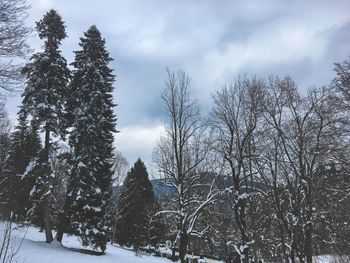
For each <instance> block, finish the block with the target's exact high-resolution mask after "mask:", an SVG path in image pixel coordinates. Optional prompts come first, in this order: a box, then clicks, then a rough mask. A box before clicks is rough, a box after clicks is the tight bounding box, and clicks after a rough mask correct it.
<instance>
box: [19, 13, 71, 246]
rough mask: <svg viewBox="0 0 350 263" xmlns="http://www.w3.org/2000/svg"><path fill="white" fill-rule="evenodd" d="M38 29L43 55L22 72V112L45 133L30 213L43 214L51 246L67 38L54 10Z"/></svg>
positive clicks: (62, 128) (62, 130) (63, 122)
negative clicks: (54, 156)
mask: <svg viewBox="0 0 350 263" xmlns="http://www.w3.org/2000/svg"><path fill="white" fill-rule="evenodd" d="M36 29H37V32H38V35H39V37H40V38H41V39H43V40H44V51H43V52H38V53H36V54H34V55H33V56H32V57H31V59H30V60H31V62H30V63H28V64H27V65H26V66H25V67H24V68H23V70H22V73H23V74H24V75H25V76H26V77H27V86H26V88H25V90H24V93H23V94H22V97H23V101H22V108H21V110H22V112H23V114H25V115H26V116H27V117H30V118H31V122H32V123H36V124H34V125H38V126H41V127H42V128H43V131H44V132H45V144H44V149H43V150H42V151H41V152H40V154H39V155H40V156H38V158H37V159H36V161H35V164H36V167H37V169H38V171H40V174H39V175H38V176H37V177H36V182H35V185H34V187H33V189H32V191H31V198H32V203H33V207H32V209H31V210H30V211H31V213H30V218H33V217H34V215H38V214H42V217H43V224H44V228H45V234H46V241H47V242H51V241H52V240H53V237H52V232H51V222H50V202H49V199H50V198H51V194H52V193H51V180H52V175H53V174H52V172H51V169H50V163H49V153H50V151H51V150H53V147H52V141H51V139H52V138H51V137H52V136H51V135H54V136H61V137H64V134H65V128H66V126H67V125H66V118H65V104H66V101H67V99H66V97H67V94H68V92H67V84H68V81H69V78H70V72H69V70H68V68H67V62H66V60H65V58H64V57H63V56H62V55H61V52H60V50H59V46H60V44H61V41H62V40H63V39H64V38H65V37H66V32H65V26H64V23H63V21H62V18H61V16H60V15H59V14H58V13H57V12H56V11H55V10H50V11H48V12H47V13H46V14H45V16H44V17H43V19H42V20H40V21H39V22H37V24H36Z"/></svg>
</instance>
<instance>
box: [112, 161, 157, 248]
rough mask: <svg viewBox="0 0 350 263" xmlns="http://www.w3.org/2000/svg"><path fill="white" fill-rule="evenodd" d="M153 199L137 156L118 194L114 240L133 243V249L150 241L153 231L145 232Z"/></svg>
mask: <svg viewBox="0 0 350 263" xmlns="http://www.w3.org/2000/svg"><path fill="white" fill-rule="evenodd" d="M156 202H157V200H156V198H155V196H154V193H153V187H152V184H151V182H150V181H149V179H148V173H147V170H146V166H145V165H144V163H143V162H142V161H141V159H138V160H137V161H136V162H135V164H134V166H133V167H132V168H131V170H130V171H129V172H128V174H127V177H126V179H125V181H124V184H123V188H122V191H121V193H120V195H119V198H118V217H117V222H116V225H117V233H116V241H117V242H118V243H119V244H120V245H128V246H131V245H133V246H134V249H137V247H139V246H141V245H145V244H147V243H148V244H149V243H151V240H150V239H152V237H153V235H152V237H151V236H150V235H149V230H150V229H151V227H150V225H151V223H152V221H151V219H152V218H153V215H154V214H155V212H156V211H154V210H153V208H154V207H155V204H156ZM150 214H153V215H151V216H149V215H150ZM153 229H154V226H153ZM153 232H156V231H153ZM152 234H153V233H152Z"/></svg>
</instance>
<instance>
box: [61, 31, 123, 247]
mask: <svg viewBox="0 0 350 263" xmlns="http://www.w3.org/2000/svg"><path fill="white" fill-rule="evenodd" d="M79 45H80V47H81V50H80V51H76V52H75V61H74V62H73V63H72V65H73V66H74V67H75V70H74V71H73V78H72V82H71V90H72V101H71V103H70V106H71V108H70V112H72V115H71V121H72V131H71V134H70V140H69V143H70V146H71V150H72V176H71V181H70V186H69V193H68V205H67V210H68V214H69V216H70V220H71V226H72V231H73V233H76V234H77V235H79V236H80V237H81V240H82V243H83V245H92V246H94V247H95V249H101V250H102V251H104V250H105V248H106V242H107V241H108V239H109V235H110V229H111V228H110V226H109V224H108V222H106V221H108V220H106V214H107V209H108V207H109V202H110V201H111V191H112V175H113V169H112V167H113V146H112V144H113V139H114V138H113V133H114V132H115V131H116V130H115V124H116V117H115V115H114V113H113V107H114V106H115V105H114V103H113V96H112V92H113V82H114V78H115V76H114V75H113V73H112V70H111V69H110V68H109V66H108V64H109V62H110V61H111V60H112V59H111V58H110V56H109V53H108V52H107V51H106V47H105V40H104V39H102V37H101V34H100V32H99V30H98V29H97V28H96V26H91V27H90V28H89V30H88V31H87V32H85V33H84V36H83V37H82V38H81V41H80V43H79Z"/></svg>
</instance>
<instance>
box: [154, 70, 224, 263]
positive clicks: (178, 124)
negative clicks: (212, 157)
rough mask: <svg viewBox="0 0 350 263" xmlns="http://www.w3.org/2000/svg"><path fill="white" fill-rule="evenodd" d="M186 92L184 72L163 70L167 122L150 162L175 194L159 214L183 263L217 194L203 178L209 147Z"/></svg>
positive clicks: (194, 105)
mask: <svg viewBox="0 0 350 263" xmlns="http://www.w3.org/2000/svg"><path fill="white" fill-rule="evenodd" d="M189 89H190V78H189V76H188V75H187V74H186V73H185V72H183V71H178V72H176V73H174V72H170V71H169V70H168V71H167V79H166V87H165V91H164V94H163V97H162V99H163V101H164V103H165V106H166V111H167V114H168V120H167V122H166V123H165V134H163V135H162V136H161V138H160V140H159V141H158V144H157V146H156V149H155V151H154V162H155V163H156V165H157V166H158V168H159V171H160V173H161V174H162V175H163V176H164V178H165V181H166V184H167V185H169V186H170V187H172V188H173V189H174V192H175V193H174V199H173V200H171V201H170V202H169V207H168V209H167V210H164V211H161V213H165V214H168V215H170V216H171V217H172V219H173V220H174V221H175V228H176V229H175V234H176V237H175V242H174V243H175V244H178V245H179V257H180V260H181V262H185V257H186V252H187V246H188V243H189V239H190V237H191V236H193V235H199V236H201V235H202V234H203V233H204V232H205V230H206V229H205V228H204V229H197V228H196V223H197V220H198V218H199V217H200V216H201V214H202V212H203V210H205V209H206V208H207V207H208V206H209V205H210V204H211V203H212V202H214V200H215V198H216V196H217V195H218V191H216V188H215V186H214V182H213V181H212V180H209V182H208V179H206V178H205V177H206V173H205V172H206V171H205V170H206V169H205V160H206V157H207V154H208V150H209V147H208V144H207V142H206V133H205V126H204V124H203V122H202V121H201V118H200V113H199V107H198V104H197V102H196V101H195V100H193V99H191V97H190V90H189Z"/></svg>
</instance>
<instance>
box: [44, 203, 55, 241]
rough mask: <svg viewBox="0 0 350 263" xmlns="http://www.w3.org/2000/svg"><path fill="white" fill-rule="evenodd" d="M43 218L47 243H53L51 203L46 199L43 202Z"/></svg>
mask: <svg viewBox="0 0 350 263" xmlns="http://www.w3.org/2000/svg"><path fill="white" fill-rule="evenodd" d="M43 217H44V228H45V236H46V242H47V243H51V242H52V240H53V237H52V231H51V225H50V214H49V203H48V200H47V198H45V200H44V202H43Z"/></svg>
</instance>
